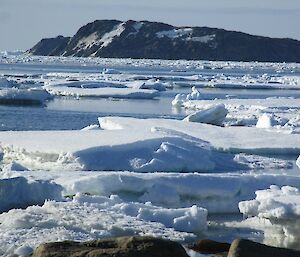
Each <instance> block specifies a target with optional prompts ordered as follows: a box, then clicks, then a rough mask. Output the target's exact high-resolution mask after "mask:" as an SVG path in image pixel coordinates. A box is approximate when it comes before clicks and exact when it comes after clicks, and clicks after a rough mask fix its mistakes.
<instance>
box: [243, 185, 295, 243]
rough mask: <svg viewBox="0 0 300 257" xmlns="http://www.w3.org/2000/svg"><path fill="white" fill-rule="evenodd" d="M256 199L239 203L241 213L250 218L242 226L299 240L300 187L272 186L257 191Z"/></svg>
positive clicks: (268, 234) (269, 235)
mask: <svg viewBox="0 0 300 257" xmlns="http://www.w3.org/2000/svg"><path fill="white" fill-rule="evenodd" d="M255 194H256V198H255V199H254V200H250V201H242V202H240V203H239V209H240V211H241V212H242V213H243V214H244V215H245V216H246V217H248V218H247V219H246V220H245V221H243V223H242V224H241V226H244V227H249V228H256V229H260V230H263V231H265V233H266V234H267V237H272V233H273V237H274V233H275V234H276V233H277V234H281V235H282V236H284V237H291V238H293V239H294V240H295V239H299V229H300V193H299V187H292V186H282V187H281V188H280V187H279V186H277V185H276V186H275V185H271V186H270V188H269V189H265V190H259V191H256V193H255Z"/></svg>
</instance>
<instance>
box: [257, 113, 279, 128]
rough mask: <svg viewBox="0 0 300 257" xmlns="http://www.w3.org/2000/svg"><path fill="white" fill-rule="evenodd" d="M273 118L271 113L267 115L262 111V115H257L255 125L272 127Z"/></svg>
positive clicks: (273, 123)
mask: <svg viewBox="0 0 300 257" xmlns="http://www.w3.org/2000/svg"><path fill="white" fill-rule="evenodd" d="M275 124H276V123H275V120H274V117H273V116H272V115H268V114H266V113H264V114H263V115H262V116H260V117H259V119H258V121H257V123H256V127H257V128H272V127H273V126H274V125H275Z"/></svg>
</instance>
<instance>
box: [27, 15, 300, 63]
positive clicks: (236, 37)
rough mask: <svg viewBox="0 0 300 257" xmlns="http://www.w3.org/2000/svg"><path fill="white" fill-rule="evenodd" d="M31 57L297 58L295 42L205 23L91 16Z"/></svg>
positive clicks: (41, 44) (34, 50)
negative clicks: (181, 24) (176, 24)
mask: <svg viewBox="0 0 300 257" xmlns="http://www.w3.org/2000/svg"><path fill="white" fill-rule="evenodd" d="M28 53H30V54H32V55H46V56H80V57H89V56H91V57H94V56H95V57H113V58H146V59H187V60H199V59H202V60H221V61H222V60H225V61H272V62H300V42H299V41H297V40H293V39H275V38H274V39H273V38H267V37H261V36H252V35H249V34H245V33H242V32H235V31H226V30H223V29H216V28H208V27H174V26H171V25H168V24H164V23H157V22H149V21H133V20H129V21H126V22H122V21H117V20H96V21H94V22H92V23H89V24H87V25H85V26H83V27H81V28H80V29H79V30H78V32H77V33H76V34H75V35H74V36H73V37H71V38H70V37H63V36H58V37H56V38H48V39H42V40H41V41H40V42H39V43H38V44H36V45H35V46H34V47H33V48H31V49H30V50H28Z"/></svg>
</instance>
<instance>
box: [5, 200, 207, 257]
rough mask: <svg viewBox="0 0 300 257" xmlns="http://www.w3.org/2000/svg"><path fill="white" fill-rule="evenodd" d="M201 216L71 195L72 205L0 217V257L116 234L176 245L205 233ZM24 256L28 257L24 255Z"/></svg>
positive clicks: (199, 211) (194, 208) (48, 206)
mask: <svg viewBox="0 0 300 257" xmlns="http://www.w3.org/2000/svg"><path fill="white" fill-rule="evenodd" d="M206 216H207V211H206V210H205V209H203V208H199V207H197V206H192V207H191V208H180V209H167V208H162V207H156V206H153V205H152V204H151V203H146V204H142V203H135V202H127V203H124V202H123V201H121V199H120V198H119V197H118V196H113V195H112V196H110V197H103V196H87V195H83V194H76V195H75V196H74V198H73V200H67V201H64V202H56V201H46V202H45V203H44V205H42V206H30V207H28V208H27V209H25V210H20V209H19V210H17V209H14V210H11V211H9V212H7V213H3V214H1V215H0V233H1V240H0V254H1V255H2V256H10V255H12V254H13V253H15V254H16V253H17V252H19V251H20V247H21V246H25V245H26V246H27V247H26V253H27V254H30V253H31V252H30V251H29V248H31V249H32V248H34V247H36V246H37V245H39V244H41V243H44V242H51V241H63V240H76V241H78V240H92V239H99V238H107V237H114V236H122V235H152V236H153V235H155V236H157V237H163V238H168V239H172V240H176V241H184V240H187V239H191V238H194V237H195V235H194V234H192V233H187V232H184V231H189V232H202V231H205V229H206ZM25 256H26V257H27V256H29V255H25Z"/></svg>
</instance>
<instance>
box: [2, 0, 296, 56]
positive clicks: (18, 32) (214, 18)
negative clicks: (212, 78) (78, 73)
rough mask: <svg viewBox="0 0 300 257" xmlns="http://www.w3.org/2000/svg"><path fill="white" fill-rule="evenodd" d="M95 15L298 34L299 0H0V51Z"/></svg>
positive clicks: (71, 28) (69, 31)
mask: <svg viewBox="0 0 300 257" xmlns="http://www.w3.org/2000/svg"><path fill="white" fill-rule="evenodd" d="M96 19H119V20H128V19H134V20H151V21H162V22H166V23H170V24H173V25H181V26H184V25H193V26H194V25H197V26H209V27H218V28H224V29H229V30H238V31H243V32H247V33H250V34H257V35H264V36H271V37H290V38H295V39H298V40H300V29H299V24H300V0H248V1H244V0H184V1H182V0H151V1H146V0H144V1H143V0H0V51H1V50H15V49H28V48H30V47H31V46H33V45H34V44H35V43H37V42H38V41H39V40H40V39H41V38H44V37H53V36H57V35H60V34H61V35H65V36H72V35H73V34H75V32H76V31H77V30H78V29H79V27H81V26H82V25H84V24H86V23H88V22H90V21H93V20H96Z"/></svg>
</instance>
